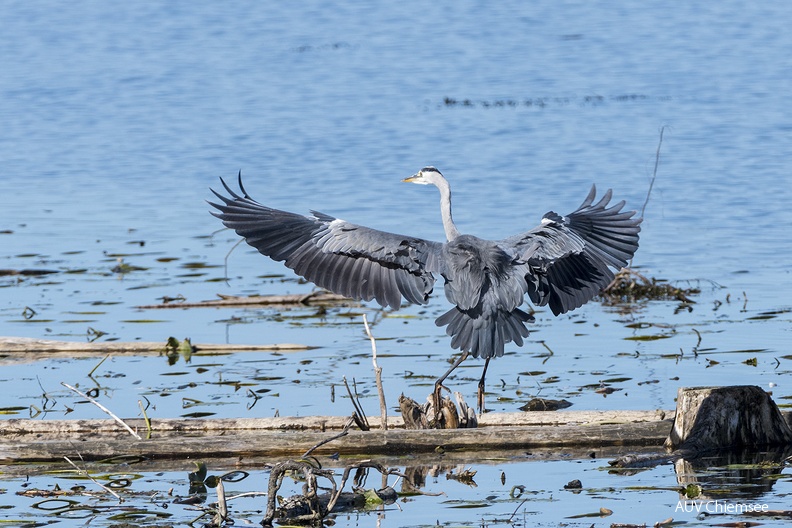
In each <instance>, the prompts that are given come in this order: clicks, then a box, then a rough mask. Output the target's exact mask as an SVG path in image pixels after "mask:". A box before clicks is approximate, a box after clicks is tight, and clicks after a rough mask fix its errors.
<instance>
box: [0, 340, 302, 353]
mask: <svg viewBox="0 0 792 528" xmlns="http://www.w3.org/2000/svg"><path fill="white" fill-rule="evenodd" d="M193 346H194V353H196V354H200V353H201V352H244V351H257V350H271V351H277V352H288V351H295V350H310V349H312V348H316V347H311V346H308V345H300V344H296V343H278V344H268V345H266V344H265V345H229V344H225V345H224V344H196V345H193ZM165 351H167V343H166V342H165V341H161V342H145V341H140V342H137V341H132V342H113V341H98V342H97V341H94V342H90V343H89V342H78V341H53V340H49V339H33V338H28V337H2V336H0V352H3V353H9V352H12V353H21V352H25V353H27V352H38V353H48V354H56V353H69V354H73V353H84V354H151V353H162V352H165Z"/></svg>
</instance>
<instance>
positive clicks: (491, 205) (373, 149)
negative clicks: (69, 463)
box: [0, 1, 792, 522]
mask: <svg viewBox="0 0 792 528" xmlns="http://www.w3.org/2000/svg"><path fill="white" fill-rule="evenodd" d="M47 4H48V5H47ZM0 20H2V21H3V31H2V32H0V58H2V64H3V67H2V71H3V73H2V75H0V122H1V123H2V126H0V180H1V181H2V186H1V187H0V231H3V234H0V269H18V270H19V269H52V270H57V271H59V273H57V274H53V275H48V276H46V277H28V276H24V277H19V276H2V277H0V335H9V336H25V337H40V338H49V339H67V340H80V341H82V340H86V339H89V338H90V337H91V336H90V335H89V332H90V330H89V329H91V330H99V331H102V332H106V335H104V336H103V337H101V338H100V339H99V341H102V340H108V339H113V340H121V341H132V340H142V341H163V342H164V341H165V339H167V337H168V336H171V335H173V336H176V337H179V338H183V337H190V338H191V339H192V341H193V342H194V343H224V342H229V343H276V342H295V343H303V344H308V345H312V346H317V347H320V348H317V349H315V350H312V351H306V352H299V353H294V354H285V355H280V356H273V355H272V354H270V353H250V354H248V353H245V354H232V355H226V356H220V357H201V356H199V357H198V358H194V359H193V362H192V363H191V364H189V365H188V364H184V363H183V362H182V363H178V364H177V365H175V366H173V367H169V366H168V365H167V363H166V362H165V360H164V359H163V358H162V357H157V356H143V357H135V358H129V357H120V356H117V357H113V358H111V359H110V360H108V362H106V363H105V364H103V366H102V367H101V368H100V370H99V371H98V374H97V376H99V379H100V381H101V383H96V384H97V385H100V386H101V387H103V389H104V392H103V397H104V398H105V399H106V400H105V403H108V404H110V405H111V407H112V408H113V409H114V410H115V411H116V412H117V413H118V414H121V415H125V416H135V415H137V414H138V413H139V411H138V407H137V400H138V399H139V398H141V397H142V396H145V397H146V398H149V399H151V400H153V405H154V409H153V410H152V412H153V413H154V414H155V415H158V416H161V417H170V416H181V415H183V414H185V413H186V412H189V410H192V409H188V410H185V409H183V408H182V407H183V402H182V401H181V398H179V397H178V396H175V397H174V396H170V394H173V393H176V394H181V395H184V396H187V397H190V398H195V399H198V400H201V401H204V402H205V404H204V405H199V406H198V409H197V410H200V411H207V412H215V413H216V415H217V416H260V415H264V416H268V415H271V414H274V413H275V412H278V413H280V414H281V415H287V414H303V415H305V414H347V413H348V412H349V403H348V401H347V400H345V399H344V398H340V397H339V398H336V399H335V401H334V402H330V401H329V399H330V394H331V385H336V392H338V391H340V388H339V387H338V384H339V383H340V382H341V378H342V376H347V377H348V378H352V377H354V378H356V379H357V380H358V383H359V385H360V388H361V390H362V391H363V392H364V394H363V400H364V403H366V405H368V406H370V408H371V413H372V414H374V413H376V411H375V409H376V398H375V396H374V393H373V383H372V381H371V363H370V358H369V351H370V349H369V343H368V340H367V339H366V337H365V335H364V334H363V331H362V326H361V324H360V317H359V316H360V314H361V313H362V312H363V311H365V312H366V313H368V314H369V317H370V318H371V319H373V320H375V321H376V324H375V325H374V333H375V335H376V336H377V337H378V338H380V341H379V343H378V349H379V352H380V355H381V359H380V364H381V366H383V368H384V376H385V387H386V391H387V393H388V397H389V400H390V401H391V403H394V404H395V399H396V396H397V395H398V394H399V393H400V392H402V391H405V392H407V393H409V394H411V395H413V397H416V398H418V399H420V398H422V394H425V393H426V392H428V384H429V383H430V382H429V381H428V380H427V379H423V378H420V379H416V378H414V377H411V376H410V375H409V374H410V373H415V374H416V375H426V376H429V377H431V376H436V375H437V374H438V373H440V372H441V371H442V370H444V369H445V368H446V363H445V360H446V359H447V358H448V357H449V355H450V348H449V347H448V339H447V338H446V337H445V336H444V334H443V332H442V330H440V329H437V328H436V327H435V326H434V323H433V319H434V317H436V316H437V315H438V314H439V313H442V312H443V311H445V309H446V305H445V300H444V298H443V296H442V294H441V295H435V297H434V300H433V301H432V303H431V304H430V305H429V306H428V307H425V308H423V307H409V308H406V309H404V310H402V311H401V312H398V314H389V313H388V314H382V313H379V312H377V310H376V307H374V306H365V307H357V308H356V307H353V308H338V309H331V310H330V311H329V313H328V314H327V315H325V316H324V317H308V316H311V315H313V314H314V313H315V310H314V309H292V310H287V311H283V312H281V311H280V310H278V309H274V308H262V309H225V310H215V309H206V310H175V311H174V310H169V311H154V310H139V309H137V308H135V307H136V306H139V305H144V304H153V303H157V302H159V299H160V298H162V297H163V296H171V297H174V296H177V295H183V296H184V297H186V298H187V300H189V301H198V300H202V299H210V298H214V297H215V296H216V295H217V294H218V293H221V294H251V293H265V294H270V293H271V294H279V293H293V292H305V291H310V289H311V286H310V285H304V284H299V283H298V282H296V281H295V280H293V279H294V276H293V275H292V274H291V272H289V271H288V270H286V269H285V268H283V267H282V266H281V265H280V264H278V263H273V262H270V261H268V260H267V259H265V258H263V257H261V256H260V255H258V254H256V253H255V252H254V251H252V250H249V249H248V248H247V247H239V248H237V249H236V250H235V251H234V252H233V253H232V254H231V256H230V257H229V260H228V275H229V277H230V280H229V281H228V282H227V283H226V282H223V281H219V280H218V279H221V278H222V277H223V276H224V274H225V270H224V268H223V265H224V259H225V257H226V254H227V253H228V251H229V250H230V249H231V248H232V246H233V244H234V243H235V242H236V237H235V235H233V233H230V232H228V231H223V232H220V233H215V232H216V231H217V230H218V229H220V228H221V225H220V224H219V222H218V221H217V220H216V219H215V218H213V217H212V216H210V215H209V214H208V210H209V206H208V205H207V204H206V203H205V200H207V199H210V198H211V194H210V192H209V188H210V187H215V188H217V187H218V186H219V180H218V178H219V177H224V178H228V179H231V180H233V178H234V177H235V175H236V173H237V171H239V170H240V169H241V170H242V171H243V175H244V176H245V181H246V186H247V189H248V191H249V192H250V193H251V194H252V195H253V196H254V197H255V198H257V199H259V200H260V201H262V202H264V203H266V204H268V205H271V206H274V207H280V208H284V209H288V210H292V211H296V212H307V211H308V210H310V209H316V210H319V211H322V212H326V213H328V214H333V215H336V216H340V217H342V218H344V219H346V220H349V221H354V222H356V223H360V224H363V225H368V226H372V227H376V228H380V229H384V230H389V231H396V232H403V233H408V234H413V235H416V236H422V237H425V238H430V239H435V240H440V239H442V236H443V235H442V226H441V223H440V220H439V212H438V209H437V195H436V192H435V191H434V189H427V188H424V187H419V186H410V185H402V184H401V183H400V180H401V179H402V178H404V177H406V176H409V175H410V174H412V173H414V172H415V171H416V170H417V169H419V168H421V167H423V166H424V165H428V164H432V165H435V166H437V167H438V168H440V169H441V170H442V171H443V172H444V174H445V175H446V176H447V177H448V178H449V180H450V181H451V183H452V186H453V189H454V203H455V209H454V213H455V219H456V221H457V224H458V225H459V226H460V228H461V229H462V230H463V231H466V232H470V233H473V234H476V235H479V236H482V237H491V238H501V237H505V236H508V235H511V234H514V233H516V232H520V231H523V230H526V229H529V228H531V227H533V226H534V225H536V223H537V222H538V220H539V219H540V218H541V215H542V214H543V213H544V212H545V211H547V210H549V209H554V210H556V211H558V212H560V213H565V212H569V211H571V210H573V209H574V208H575V207H576V206H577V205H578V204H579V203H580V202H581V201H582V199H583V198H584V197H585V195H586V193H587V192H588V189H589V187H590V185H591V184H592V183H596V185H597V186H598V188H599V189H601V190H604V189H607V188H611V187H612V188H613V189H614V190H615V196H616V197H617V199H624V200H626V201H627V203H628V206H629V207H631V208H633V209H638V210H640V209H641V207H642V206H643V205H644V201H645V200H646V197H647V192H648V189H649V185H650V181H651V179H652V173H653V168H654V162H655V152H656V149H657V147H658V141H659V136H660V129H661V128H662V127H665V131H664V138H663V143H662V146H661V153H660V154H661V157H660V164H659V167H658V170H657V179H656V181H655V182H654V187H653V189H652V192H651V195H650V196H649V200H648V204H647V206H646V211H645V221H644V223H643V231H642V233H641V248H640V250H639V251H638V254H637V256H636V258H635V261H634V265H635V266H636V268H637V269H638V270H639V271H641V272H642V273H645V274H647V275H649V276H652V277H657V278H662V279H667V280H671V281H677V284H679V285H682V286H686V285H688V284H690V285H697V286H699V287H701V288H702V293H701V295H700V296H698V297H697V298H696V300H697V301H698V302H697V304H696V305H695V306H694V307H693V311H692V312H687V311H683V312H681V313H675V309H676V308H677V305H678V303H676V302H656V303H648V304H645V305H642V306H640V307H639V309H638V310H636V311H633V312H631V313H623V312H621V311H620V310H618V309H616V308H605V307H603V306H602V305H600V304H598V303H591V304H589V305H587V306H585V307H583V308H581V309H580V310H577V311H575V312H573V313H571V314H568V315H565V316H562V317H559V318H554V317H552V315H551V314H550V313H549V312H546V311H540V312H538V313H537V324H536V325H535V327H534V330H535V332H534V333H533V334H532V336H531V338H529V342H528V343H527V344H526V346H525V347H523V348H522V349H519V350H518V349H516V348H514V349H513V350H511V351H510V352H511V353H510V354H508V355H507V357H505V358H504V359H501V360H498V361H494V362H493V364H492V366H491V371H490V374H489V375H488V379H489V380H490V384H489V386H488V387H489V389H490V391H491V394H490V395H488V405H489V407H490V408H491V409H493V410H496V411H502V410H505V411H515V410H516V409H517V407H519V405H522V404H523V403H524V402H525V400H527V399H528V398H529V397H530V396H534V395H540V396H544V397H563V398H567V399H569V400H570V401H572V402H573V403H574V404H575V408H580V409H588V408H640V409H651V408H656V407H662V408H672V407H673V406H674V397H675V394H676V389H677V387H679V386H684V385H701V384H708V385H709V384H713V385H726V384H731V383H754V384H759V385H761V386H764V387H773V390H774V396H775V397H776V399H777V400H778V401H779V402H783V401H784V400H783V399H782V398H785V397H786V398H788V397H790V396H792V386H791V385H790V384H789V382H788V381H787V380H788V379H789V374H790V370H792V364H790V359H788V358H784V356H787V355H788V354H789V350H788V348H787V346H788V345H787V343H788V342H789V337H790V328H792V325H790V321H791V320H792V316H791V315H790V310H792V302H791V301H790V293H791V291H790V286H789V284H790V279H791V278H792V277H791V276H790V272H791V271H792V244H790V243H789V226H790V225H792V214H790V212H789V204H790V203H792V179H791V178H790V174H792V160H790V157H789V149H790V145H792V141H791V140H792V114H790V112H789V108H790V107H792V76H790V74H789V72H790V71H792V55H790V53H789V50H790V49H792V35H790V32H789V31H788V28H789V25H790V22H792V13H790V11H789V10H788V9H787V8H786V6H784V5H783V4H781V3H773V2H758V3H751V4H744V3H741V2H734V1H725V2H717V3H711V4H707V5H697V4H691V5H687V4H682V5H674V6H669V5H666V4H656V5H652V4H646V3H643V2H629V3H626V4H620V5H618V6H616V5H609V4H594V3H588V2H563V3H559V2H532V3H529V4H525V3H520V2H506V3H503V2H501V3H498V4H496V5H489V4H486V3H479V2H455V3H447V4H445V3H436V4H433V5H429V4H426V3H425V2H413V1H405V2H398V3H395V4H387V5H386V4H379V3H372V4H366V5H360V4H359V3H355V2H342V3H340V4H336V5H333V6H328V5H326V4H325V3H322V2H301V3H297V4H290V3H277V4H275V5H269V3H260V4H250V3H247V2H222V3H210V2H203V3H202V2H192V3H186V2H167V3H159V4H155V3H138V2H130V3H121V4H118V3H105V2H85V3H81V4H78V5H74V4H69V5H64V4H61V3H55V2H51V3H44V4H42V3H35V4H34V3H29V2H22V1H17V2H3V3H2V4H0ZM118 258H123V261H124V262H125V263H127V264H130V265H133V266H139V267H143V268H146V269H145V270H140V271H134V272H131V273H127V274H124V275H119V274H116V273H113V272H112V271H111V270H112V268H113V267H114V266H115V265H116V264H117V259H118ZM688 281H690V282H688ZM26 307H28V308H30V310H32V312H31V311H27V312H26V311H25V308H26ZM31 314H33V315H32V316H31ZM396 315H404V316H405V317H398V316H396ZM26 316H27V317H29V318H26ZM633 322H642V323H644V324H645V325H646V328H644V329H637V330H636V329H634V328H631V327H628V326H627V325H628V324H630V323H633ZM694 329H695V330H696V331H698V332H699V333H700V334H701V336H702V340H701V342H700V343H698V336H697V335H696V333H695V332H694ZM660 334H667V335H668V338H666V339H660V340H655V341H631V340H629V339H626V338H629V337H633V336H636V335H638V336H642V335H650V336H651V335H655V336H656V335H660ZM542 341H543V342H544V343H545V344H546V345H547V346H549V347H550V348H551V349H552V350H553V352H554V355H553V356H552V357H550V358H549V359H547V360H546V361H544V359H545V357H544V355H545V354H546V353H547V349H546V348H545V347H544V346H543V345H542V343H541V342H542ZM697 344H698V348H697V351H698V352H699V355H698V356H697V357H696V356H694V354H693V352H694V348H695V347H696V346H697ZM680 353H681V354H682V357H681V358H678V357H673V356H674V355H678V354H680ZM753 357H756V358H757V366H755V367H754V366H749V365H746V364H745V363H744V361H746V360H748V359H751V358H753ZM98 360H99V358H97V357H92V358H76V359H73V360H72V359H48V360H43V359H38V360H24V359H19V358H6V359H3V360H2V362H3V363H2V364H3V367H2V371H0V388H2V390H0V393H1V394H3V396H2V397H1V398H0V407H6V406H18V405H22V406H28V405H31V404H34V405H36V406H37V407H39V408H40V407H41V406H42V405H43V404H42V401H41V394H42V393H43V392H47V393H48V394H51V395H53V396H56V397H57V398H58V399H59V403H57V404H56V405H55V406H56V410H57V412H55V415H54V416H53V415H52V414H50V415H48V416H51V417H63V416H64V413H65V408H66V407H76V408H75V409H74V412H73V413H70V414H69V415H68V416H69V417H101V416H102V413H101V412H100V411H98V410H97V409H95V408H93V407H92V406H88V405H79V404H78V405H76V406H74V405H72V404H73V402H74V400H75V399H76V398H75V397H74V396H73V395H71V394H70V393H69V392H68V391H66V390H65V389H64V388H63V387H61V385H60V382H61V381H66V382H70V383H81V384H82V385H83V386H86V385H87V386H93V382H92V381H91V380H89V379H87V377H86V374H87V373H88V372H89V371H90V370H91V369H92V368H93V367H94V366H95V365H96V363H97V362H98ZM714 362H717V363H714ZM479 369H480V364H479V363H473V362H470V365H468V366H467V368H466V369H463V371H462V374H461V375H460V376H459V377H458V379H457V380H456V386H455V388H458V389H461V390H463V392H464V393H465V394H466V397H468V398H470V399H472V397H473V394H474V391H475V382H476V380H477V379H478V376H479V372H480V370H479ZM529 371H530V372H535V371H541V374H536V373H534V374H533V376H531V375H528V374H526V373H527V372H529ZM179 373H181V375H178V374H179ZM257 376H258V377H260V378H261V377H278V378H280V379H279V380H275V381H272V380H270V381H268V382H266V383H263V382H255V383H254V388H255V387H266V388H269V389H271V393H267V394H269V396H266V395H265V396H264V397H262V399H261V400H259V401H257V402H256V405H255V406H254V407H253V409H251V410H248V409H247V407H248V404H249V403H250V398H248V397H245V396H244V395H243V394H242V393H243V392H244V391H237V390H235V389H234V387H229V386H227V385H219V384H217V383H215V382H217V381H218V380H228V379H230V378H234V379H240V380H242V381H246V380H251V379H254V378H256V377H257ZM617 378H628V381H621V382H614V386H615V387H616V388H618V389H619V391H617V392H616V393H614V394H612V395H611V396H609V397H607V398H603V397H602V396H601V395H599V394H596V393H595V392H594V388H592V387H596V386H597V385H598V384H600V383H602V382H603V381H605V382H606V383H607V380H609V379H617ZM190 381H197V383H198V386H197V387H195V388H193V389H190V390H187V389H184V388H183V385H184V384H185V383H188V382H190ZM254 381H255V380H254ZM20 382H22V383H20ZM297 382H299V383H297ZM645 382H651V383H645ZM180 387H181V388H180ZM42 389H43V391H42ZM22 414H23V415H25V413H24V412H23V413H22ZM12 416H13V415H12ZM665 517H667V516H665ZM665 517H662V518H665ZM660 518H661V517H659V516H658V518H657V519H654V520H653V522H654V521H656V520H659V519H660ZM649 520H652V519H649Z"/></svg>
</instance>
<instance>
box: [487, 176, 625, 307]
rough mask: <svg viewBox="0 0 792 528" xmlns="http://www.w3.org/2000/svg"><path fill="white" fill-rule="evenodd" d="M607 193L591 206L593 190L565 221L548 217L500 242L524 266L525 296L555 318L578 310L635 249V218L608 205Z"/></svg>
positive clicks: (607, 282)
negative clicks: (551, 313) (526, 283)
mask: <svg viewBox="0 0 792 528" xmlns="http://www.w3.org/2000/svg"><path fill="white" fill-rule="evenodd" d="M611 195H612V193H611V191H610V190H608V191H607V192H606V193H605V194H604V195H603V197H602V198H601V199H600V200H599V201H598V202H597V203H594V198H595V196H596V188H595V187H593V186H592V188H591V192H589V194H588V196H587V197H586V199H585V200H584V201H583V203H582V204H581V205H580V207H578V208H577V210H576V211H575V212H573V213H571V214H569V215H567V216H561V215H558V214H556V213H554V212H549V213H547V214H545V215H544V217H543V218H542V224H541V225H540V226H539V227H536V228H534V229H532V230H530V231H527V232H525V233H522V234H519V235H515V236H513V237H510V238H507V239H505V240H503V241H501V243H502V244H503V247H504V248H509V250H510V251H511V252H513V254H514V255H515V257H516V258H518V259H520V260H521V261H522V262H525V263H526V264H527V265H528V269H529V273H528V274H527V275H526V280H527V281H528V283H529V288H528V295H529V296H530V298H531V301H532V302H533V303H534V304H536V305H538V306H544V305H549V306H550V309H551V310H552V311H553V313H554V314H556V315H558V314H560V313H565V312H568V311H569V310H574V309H575V308H578V307H580V306H582V305H583V304H584V303H586V302H588V301H589V300H590V299H591V298H592V297H594V296H595V295H597V294H598V293H599V292H600V291H601V290H602V289H603V288H604V287H605V286H607V285H608V284H609V283H610V281H611V280H613V276H614V271H613V270H619V269H621V268H622V267H624V266H626V265H627V262H628V261H629V260H630V259H631V258H632V256H633V255H634V254H635V251H636V250H637V249H638V233H639V231H640V230H641V228H640V223H641V219H640V218H633V217H634V215H635V211H622V208H623V207H624V202H623V201H622V202H618V203H616V204H613V205H610V206H609V205H608V204H609V202H610V200H611Z"/></svg>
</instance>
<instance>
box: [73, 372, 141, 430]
mask: <svg viewBox="0 0 792 528" xmlns="http://www.w3.org/2000/svg"><path fill="white" fill-rule="evenodd" d="M61 385H63V386H64V387H66V388H67V389H69V390H71V391H73V392H76V393H77V394H79V395H80V396H82V397H83V398H85V399H86V400H88V401H89V402H91V403H93V404H94V405H96V406H97V407H99V408H100V409H102V410H103V411H104V412H105V413H107V414H108V415H109V416H110V417H111V418H112V419H113V420H115V421H116V422H118V423H119V424H121V425H122V426H123V427H124V428H125V429H126V430H127V431H129V433H130V434H131V435H132V436H134V437H135V438H137V439H138V440H143V439H142V438H141V437H140V435H139V434H137V433H136V432H135V431H134V430H133V429H132V428H131V427H129V426H128V425H127V424H126V423H125V422H124V420H122V419H121V418H119V417H118V416H116V415H115V414H113V413H112V411H110V409H108V408H107V407H105V406H104V405H102V404H101V403H99V402H98V401H96V400H94V399H93V398H91V397H90V396H88V395H87V394H85V393H84V392H82V391H79V390H77V389H75V388H74V387H72V386H71V385H69V384H68V383H66V382H65V381H61Z"/></svg>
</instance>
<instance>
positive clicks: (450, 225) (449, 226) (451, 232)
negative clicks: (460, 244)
mask: <svg viewBox="0 0 792 528" xmlns="http://www.w3.org/2000/svg"><path fill="white" fill-rule="evenodd" d="M435 185H437V188H438V189H439V190H440V215H441V216H442V218H443V229H444V230H445V234H446V238H447V239H448V241H449V242H450V241H452V240H454V239H455V238H456V237H458V236H459V235H460V233H459V230H458V229H457V228H456V225H454V219H453V217H452V216H451V186H450V185H448V182H447V181H446V180H441V181H439V182H437V183H436V184H435Z"/></svg>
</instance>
